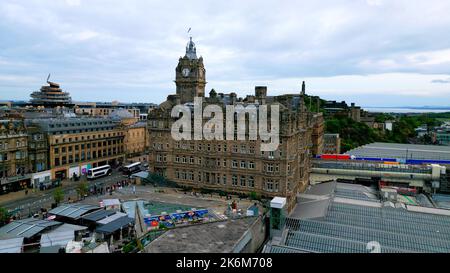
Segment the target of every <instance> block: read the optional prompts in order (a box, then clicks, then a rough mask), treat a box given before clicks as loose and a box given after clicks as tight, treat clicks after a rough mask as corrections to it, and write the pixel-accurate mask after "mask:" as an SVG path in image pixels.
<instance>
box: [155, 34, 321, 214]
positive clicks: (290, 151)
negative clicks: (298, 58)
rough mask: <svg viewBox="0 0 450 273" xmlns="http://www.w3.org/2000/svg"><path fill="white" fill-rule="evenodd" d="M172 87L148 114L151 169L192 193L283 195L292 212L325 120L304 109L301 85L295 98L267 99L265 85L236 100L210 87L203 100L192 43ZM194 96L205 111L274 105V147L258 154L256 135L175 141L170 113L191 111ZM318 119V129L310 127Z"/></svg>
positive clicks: (199, 68)
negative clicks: (276, 143)
mask: <svg viewBox="0 0 450 273" xmlns="http://www.w3.org/2000/svg"><path fill="white" fill-rule="evenodd" d="M175 83H176V94H175V95H169V96H168V98H167V100H166V101H165V102H163V103H162V104H161V105H159V107H158V108H157V109H155V110H153V111H151V112H150V113H149V115H148V130H149V138H150V140H149V141H150V143H151V145H150V148H149V163H150V171H151V172H154V173H157V174H160V175H161V176H164V177H165V178H166V179H168V180H171V181H175V182H177V183H178V184H180V185H183V186H186V187H192V188H194V189H201V188H203V189H211V190H220V191H225V192H229V193H241V194H251V193H254V194H258V195H260V196H264V197H273V196H285V197H287V198H288V206H289V209H292V207H293V206H294V205H295V200H296V195H297V193H298V192H302V191H304V190H305V188H306V187H307V185H308V181H309V173H310V158H311V156H312V148H313V146H314V145H316V146H317V147H316V148H315V149H316V150H317V151H321V150H322V148H321V147H318V146H320V145H323V140H322V135H323V117H321V116H316V117H314V116H315V115H316V114H314V113H311V112H309V111H308V110H307V108H306V107H305V105H304V95H305V85H304V83H303V86H302V89H301V91H300V92H299V93H298V94H289V95H281V96H268V95H267V88H266V87H264V86H257V87H255V93H254V95H248V96H246V97H245V98H238V97H237V95H236V94H235V93H229V94H224V93H217V92H216V91H215V90H214V89H212V90H211V91H210V92H209V97H206V96H205V86H206V71H205V67H204V64H203V58H202V57H197V52H196V47H195V44H194V43H193V41H192V39H191V40H190V41H189V43H188V45H187V46H186V54H185V56H184V57H182V58H180V59H179V61H178V65H177V67H176V69H175ZM194 97H201V98H203V105H202V107H203V108H204V107H206V106H207V105H209V104H215V105H219V106H220V107H222V108H223V109H225V107H226V106H227V105H243V106H247V105H255V106H256V107H257V108H258V107H259V106H261V105H269V106H270V105H278V106H279V108H280V117H279V118H280V120H279V122H280V127H281V128H280V145H279V147H278V149H277V150H275V151H270V152H264V151H261V149H260V146H261V143H262V141H261V139H260V138H259V137H258V139H257V140H246V141H239V140H236V138H235V139H234V140H211V141H207V140H181V141H175V140H174V139H173V138H172V136H171V128H172V124H173V122H175V121H176V120H177V119H175V118H172V117H171V110H172V108H173V107H174V106H175V105H178V104H184V105H187V106H189V107H192V102H193V100H194ZM223 112H224V113H225V111H223ZM269 113H270V111H269ZM224 117H225V114H224ZM320 121H321V122H322V125H320V124H319V125H315V124H314V122H320ZM204 122H205V120H204V121H203V123H204ZM235 126H236V124H235ZM313 135H314V136H315V143H313ZM247 139H248V138H247Z"/></svg>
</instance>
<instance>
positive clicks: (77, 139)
mask: <svg viewBox="0 0 450 273" xmlns="http://www.w3.org/2000/svg"><path fill="white" fill-rule="evenodd" d="M29 122H30V124H32V125H34V126H39V127H40V129H41V131H42V132H43V133H44V134H45V135H46V137H47V139H48V157H49V158H48V161H49V162H48V163H49V169H50V170H51V178H52V179H58V178H60V179H64V178H72V177H73V175H74V174H76V175H77V176H80V175H82V174H85V173H86V172H87V170H88V169H90V168H95V167H98V166H102V165H105V164H109V165H111V166H115V165H116V164H119V163H120V162H123V160H124V156H125V149H124V138H125V131H124V130H123V126H122V125H121V124H120V122H119V121H117V120H115V119H111V118H53V119H37V120H31V121H29Z"/></svg>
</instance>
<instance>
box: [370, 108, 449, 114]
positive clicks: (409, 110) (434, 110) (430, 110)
mask: <svg viewBox="0 0 450 273" xmlns="http://www.w3.org/2000/svg"><path fill="white" fill-rule="evenodd" d="M361 108H363V109H364V110H366V111H369V112H381V113H444V112H450V108H444V107H442V108H431V107H430V108H428V107H417V108H415V107H361Z"/></svg>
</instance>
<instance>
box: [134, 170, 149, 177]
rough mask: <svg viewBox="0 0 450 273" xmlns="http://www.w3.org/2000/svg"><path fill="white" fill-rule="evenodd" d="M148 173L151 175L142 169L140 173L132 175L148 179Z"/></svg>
mask: <svg viewBox="0 0 450 273" xmlns="http://www.w3.org/2000/svg"><path fill="white" fill-rule="evenodd" d="M148 175H149V173H148V172H145V171H142V172H138V173H135V174H133V175H131V177H140V178H143V179H146V178H148Z"/></svg>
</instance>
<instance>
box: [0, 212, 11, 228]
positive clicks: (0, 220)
mask: <svg viewBox="0 0 450 273" xmlns="http://www.w3.org/2000/svg"><path fill="white" fill-rule="evenodd" d="M9 217H10V215H9V213H8V210H7V209H5V208H4V207H0V226H3V225H4V224H6V223H7V222H8V220H9Z"/></svg>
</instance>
